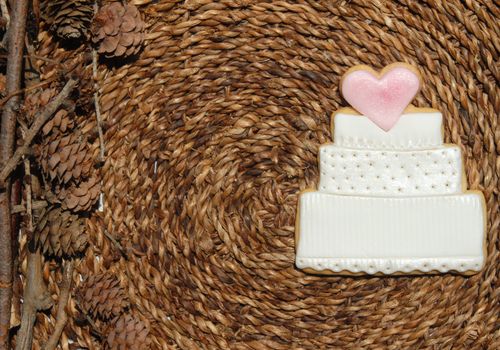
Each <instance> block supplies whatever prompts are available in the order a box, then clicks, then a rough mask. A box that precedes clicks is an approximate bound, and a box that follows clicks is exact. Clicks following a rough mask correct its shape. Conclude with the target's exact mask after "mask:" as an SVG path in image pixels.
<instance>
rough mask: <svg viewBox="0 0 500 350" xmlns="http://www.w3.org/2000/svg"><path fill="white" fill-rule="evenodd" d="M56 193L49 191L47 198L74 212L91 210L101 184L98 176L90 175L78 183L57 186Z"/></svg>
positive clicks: (99, 191)
mask: <svg viewBox="0 0 500 350" xmlns="http://www.w3.org/2000/svg"><path fill="white" fill-rule="evenodd" d="M55 192H56V193H55V195H53V194H52V193H50V192H49V193H47V200H48V201H49V202H51V203H61V207H62V208H63V209H69V210H71V211H74V212H78V211H86V210H89V209H90V208H91V207H92V205H94V203H95V202H96V201H97V199H98V198H99V194H100V193H101V184H100V182H99V179H98V178H97V176H94V177H90V178H89V179H87V180H85V181H81V182H79V183H78V184H75V183H73V184H71V185H70V186H68V187H63V186H59V187H56V188H55Z"/></svg>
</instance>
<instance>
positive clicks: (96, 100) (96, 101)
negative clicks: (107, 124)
mask: <svg viewBox="0 0 500 350" xmlns="http://www.w3.org/2000/svg"><path fill="white" fill-rule="evenodd" d="M94 6H95V7H97V3H96V4H95V5H94ZM96 11H97V9H96ZM92 77H93V79H94V106H95V115H96V119H97V132H98V133H99V146H100V150H99V157H100V159H99V160H100V161H101V162H104V155H105V152H106V149H105V148H104V134H103V132H102V116H101V107H100V106H99V86H98V85H97V52H96V50H94V49H92Z"/></svg>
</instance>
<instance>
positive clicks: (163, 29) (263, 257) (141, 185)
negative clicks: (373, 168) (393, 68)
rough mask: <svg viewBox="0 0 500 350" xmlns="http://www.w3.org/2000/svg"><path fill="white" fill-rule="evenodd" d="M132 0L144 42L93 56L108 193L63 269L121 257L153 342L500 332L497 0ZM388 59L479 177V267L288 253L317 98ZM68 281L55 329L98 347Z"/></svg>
mask: <svg viewBox="0 0 500 350" xmlns="http://www.w3.org/2000/svg"><path fill="white" fill-rule="evenodd" d="M130 3H132V4H135V5H136V6H138V8H139V11H140V12H141V14H142V15H143V18H144V20H145V22H146V34H145V42H144V49H143V50H142V51H141V52H140V53H139V54H138V56H137V58H136V59H135V60H133V59H131V60H129V61H127V62H126V63H125V64H121V65H110V64H107V63H106V62H103V61H101V64H100V65H99V68H98V79H97V83H98V85H99V88H100V106H101V108H102V114H103V119H104V123H105V124H106V130H105V135H104V136H105V146H106V157H105V161H104V164H103V166H102V168H101V173H102V177H103V183H102V191H103V193H104V209H103V211H102V212H100V213H97V214H94V215H93V216H92V217H91V218H90V219H89V220H88V223H87V226H88V228H87V232H88V235H89V248H88V249H87V251H86V254H85V256H84V257H83V258H82V259H81V260H80V261H79V263H78V266H77V267H76V268H77V271H78V272H79V274H80V275H82V276H79V277H78V280H77V279H76V278H77V277H76V276H75V283H76V284H77V285H78V284H81V282H79V281H80V277H82V278H83V279H85V278H86V277H87V276H89V275H94V274H98V273H104V272H110V273H112V274H115V275H116V276H118V277H119V280H120V281H121V282H120V283H121V284H122V285H123V287H124V289H125V290H126V291H127V294H128V298H129V300H130V305H131V306H130V308H131V312H134V313H135V314H136V315H141V317H142V318H144V319H146V320H147V324H148V328H147V330H148V332H149V335H148V339H149V340H150V341H151V347H152V348H153V349H189V350H191V349H193V350H194V349H276V350H281V349H452V348H453V349H499V348H500V330H499V327H498V326H499V319H498V317H499V314H500V281H499V271H500V266H499V259H500V253H499V252H500V243H499V227H500V217H499V214H498V213H499V195H500V193H499V192H500V191H499V186H500V181H499V176H500V161H499V154H500V130H499V120H498V115H499V112H500V94H499V88H498V85H497V84H498V81H499V79H500V70H499V66H498V58H499V57H498V56H499V50H500V39H499V37H500V30H499V26H498V24H497V20H498V18H499V17H500V10H499V8H498V7H497V6H496V5H495V4H494V2H493V1H491V0H482V1H472V0H464V1H458V0H450V1H431V0H427V1H416V0H400V1H382V0H377V1H364V0H352V1H274V2H262V3H260V2H257V1H244V0H228V1H221V2H212V1H209V0H198V1H174V0H160V1H148V0H135V1H130ZM43 38H44V41H42V46H44V47H46V48H48V47H52V46H50V45H53V46H54V45H55V44H53V43H52V42H51V40H53V39H50V37H49V36H43ZM54 47H55V46H54ZM57 50H59V51H57V52H61V50H62V49H60V48H58V49H57ZM54 51H56V48H54ZM61 55H63V54H62V53H61ZM61 57H63V56H61ZM394 61H404V62H408V63H411V64H413V65H415V66H417V67H419V69H420V71H421V74H422V77H423V81H424V84H423V89H422V91H421V92H420V93H419V94H418V96H417V98H416V100H415V102H414V103H415V105H417V106H419V107H433V108H436V109H438V110H440V111H442V113H443V116H444V127H445V141H446V142H448V143H455V144H457V145H459V146H460V147H461V149H462V151H463V154H464V162H465V172H466V176H467V180H468V183H469V188H471V189H474V190H480V191H483V193H484V195H485V198H486V204H487V261H486V266H485V267H484V269H483V270H482V271H481V272H480V273H479V274H477V275H474V276H472V277H463V276H458V275H453V274H445V275H434V276H419V277H388V278H379V277H355V278H343V277H320V276H314V275H307V274H304V273H303V272H301V271H299V270H297V269H296V268H295V267H294V253H295V251H294V226H295V217H296V210H297V198H298V194H299V192H300V191H301V190H303V189H306V188H312V187H315V186H316V185H317V182H318V179H319V178H318V166H317V154H318V147H319V145H320V144H323V143H326V142H329V141H331V130H330V115H331V113H332V112H333V111H335V110H336V109H338V108H340V107H343V106H346V105H347V104H346V102H345V101H344V100H342V98H341V96H340V94H339V91H338V85H339V79H340V77H341V76H342V74H343V73H344V72H345V71H346V70H347V69H348V68H350V67H351V66H353V65H356V64H368V65H370V66H372V67H374V68H375V69H380V68H382V67H384V66H385V65H387V64H389V63H392V62H394ZM109 237H113V238H114V239H115V240H116V241H117V242H119V246H120V247H121V248H120V249H119V248H117V247H118V245H117V244H115V243H113V241H112V240H110V239H109ZM96 257H98V258H96ZM51 276H52V275H51ZM50 281H51V283H50V286H51V291H52V292H53V293H54V295H55V296H56V295H57V293H58V291H57V284H55V282H54V281H59V280H58V277H57V276H53V277H50ZM73 299H74V298H72V300H71V301H70V305H69V307H68V312H69V313H70V321H69V323H68V325H67V327H66V329H65V331H64V333H63V339H71V340H73V341H74V342H75V344H79V346H81V347H88V348H93V349H101V348H103V346H104V345H102V344H103V343H102V342H99V340H97V338H96V337H95V332H93V331H92V330H91V329H90V327H88V326H83V327H82V326H80V325H79V324H78V322H76V321H75V320H76V319H77V318H82V315H81V314H79V311H78V308H77V307H76V306H75V303H74V300H73ZM48 318H53V315H52V316H50V315H49V316H47V317H46V318H45V319H44V320H39V322H38V323H37V328H36V332H35V339H36V341H37V342H39V344H43V343H44V339H46V338H47V337H48V335H49V334H50V333H51V327H52V326H51V324H50V322H49V321H48V320H47V319H48ZM138 319H139V318H138ZM52 321H53V320H52ZM144 322H145V321H144ZM145 324H146V323H145ZM103 329H105V327H103ZM141 329H142V328H141ZM106 337H107V335H103V336H102V339H106ZM37 346H39V345H37Z"/></svg>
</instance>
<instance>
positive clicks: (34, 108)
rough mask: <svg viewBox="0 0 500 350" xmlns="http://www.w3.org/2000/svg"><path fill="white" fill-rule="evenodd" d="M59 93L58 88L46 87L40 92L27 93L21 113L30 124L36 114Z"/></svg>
mask: <svg viewBox="0 0 500 350" xmlns="http://www.w3.org/2000/svg"><path fill="white" fill-rule="evenodd" d="M56 95H57V91H56V89H52V88H49V89H44V90H39V91H38V92H35V93H31V94H27V95H26V98H25V100H24V104H23V113H21V114H22V115H23V116H24V117H25V119H26V123H27V124H28V125H31V123H32V122H33V120H35V117H36V115H37V114H38V113H39V112H40V111H41V110H42V109H43V107H45V105H46V104H47V103H49V102H50V100H52V98H54V97H55V96H56Z"/></svg>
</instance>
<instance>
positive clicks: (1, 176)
mask: <svg viewBox="0 0 500 350" xmlns="http://www.w3.org/2000/svg"><path fill="white" fill-rule="evenodd" d="M75 86H76V81H74V80H69V81H68V82H67V83H66V85H64V88H63V89H62V90H61V92H60V93H59V95H57V96H56V97H55V98H54V99H53V100H52V101H50V102H49V103H48V104H47V105H46V106H45V108H44V109H43V111H42V112H40V113H39V114H38V115H37V116H36V118H35V121H34V122H33V124H32V125H31V127H30V128H29V130H28V132H27V133H26V137H25V139H24V144H23V145H22V146H20V147H18V148H17V149H16V152H15V153H14V155H13V156H12V157H11V158H10V159H9V160H8V161H7V162H6V163H5V166H4V168H3V169H2V171H1V172H0V185H1V184H2V183H4V182H5V180H6V179H7V177H8V176H9V175H10V173H11V172H12V171H13V170H14V169H15V168H16V167H17V164H18V163H19V161H20V160H21V158H22V157H23V156H24V155H25V154H26V153H27V152H28V150H29V147H30V145H31V142H32V141H33V139H34V138H35V136H36V135H37V134H38V132H39V131H40V129H41V128H42V127H43V125H44V124H45V123H46V122H47V120H49V118H50V117H51V116H52V115H53V114H54V113H55V112H56V111H57V109H58V108H59V106H60V105H61V104H63V103H64V102H65V100H66V99H67V98H68V96H69V94H70V93H71V91H72V90H73V88H74V87H75Z"/></svg>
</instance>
